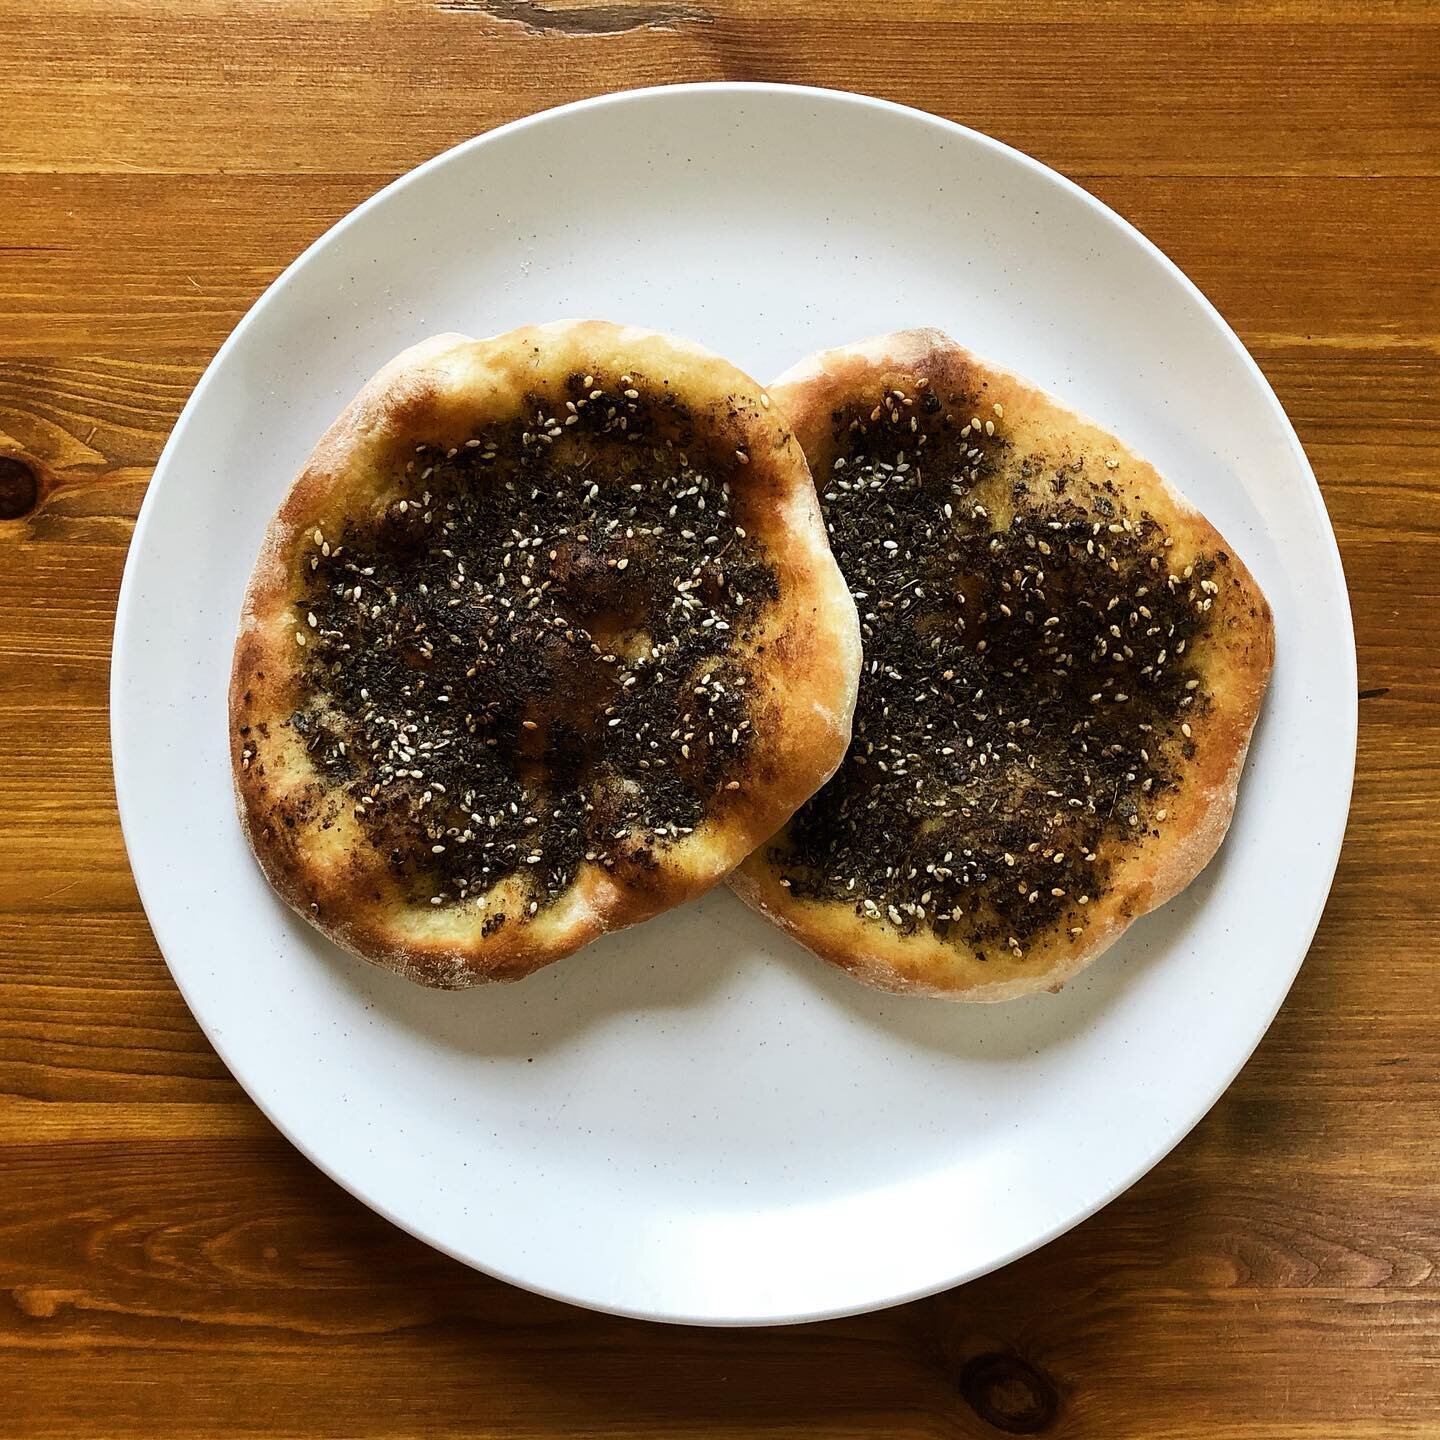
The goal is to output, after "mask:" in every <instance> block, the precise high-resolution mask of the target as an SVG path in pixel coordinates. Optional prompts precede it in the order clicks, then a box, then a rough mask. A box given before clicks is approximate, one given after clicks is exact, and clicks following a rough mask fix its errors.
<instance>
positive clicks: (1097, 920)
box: [729, 330, 1274, 1001]
mask: <svg viewBox="0 0 1440 1440" xmlns="http://www.w3.org/2000/svg"><path fill="white" fill-rule="evenodd" d="M917 381H923V382H925V383H926V384H928V385H929V386H930V387H931V389H932V390H933V391H935V392H937V393H939V392H949V393H962V392H968V393H971V394H975V395H978V396H980V397H982V398H983V403H984V406H985V407H987V408H986V409H985V413H986V414H987V415H989V414H990V413H991V410H990V408H988V407H992V406H996V405H998V406H999V411H998V412H996V413H1003V416H1004V419H1003V427H1004V429H1005V432H1006V439H1007V441H1008V443H1009V444H1010V445H1011V446H1012V447H1013V448H1014V451H1015V452H1016V453H1018V454H1034V455H1037V456H1043V457H1044V460H1045V462H1046V464H1047V465H1048V466H1049V468H1050V470H1052V471H1053V470H1056V469H1059V468H1060V467H1066V466H1069V465H1071V464H1073V463H1074V462H1076V461H1078V460H1081V459H1087V460H1089V461H1090V462H1091V464H1092V466H1093V465H1096V464H1100V465H1104V466H1105V470H1104V474H1105V475H1106V477H1107V480H1108V481H1111V482H1113V484H1114V485H1115V486H1116V487H1117V489H1118V491H1119V493H1120V495H1122V496H1124V497H1127V498H1128V499H1130V500H1131V501H1132V502H1133V505H1134V507H1135V508H1136V509H1137V510H1139V509H1143V510H1145V511H1147V512H1148V513H1149V514H1150V515H1152V516H1154V518H1155V519H1156V520H1157V521H1158V522H1159V523H1160V524H1161V526H1163V528H1164V530H1165V531H1167V532H1168V533H1169V535H1170V536H1171V538H1172V540H1173V548H1172V549H1171V550H1170V552H1169V554H1170V559H1171V565H1172V568H1173V569H1175V570H1181V569H1183V567H1184V566H1186V565H1187V564H1189V563H1190V562H1191V561H1192V560H1193V559H1195V557H1197V556H1199V555H1202V554H1210V555H1215V554H1217V553H1219V554H1223V556H1224V563H1223V566H1222V567H1221V568H1220V569H1218V570H1217V571H1216V576H1217V582H1218V585H1219V589H1218V592H1217V593H1216V594H1215V596H1214V599H1213V607H1214V611H1215V614H1214V616H1213V617H1212V619H1211V624H1210V628H1209V631H1208V636H1207V642H1206V645H1205V651H1204V656H1203V659H1201V660H1199V661H1198V662H1197V663H1198V664H1199V665H1200V672H1199V673H1203V675H1204V677H1205V691H1206V693H1208V694H1209V696H1210V700H1211V703H1210V704H1209V705H1208V707H1207V708H1206V709H1205V712H1204V713H1203V714H1200V713H1196V714H1195V715H1194V716H1193V717H1192V723H1191V733H1192V734H1193V745H1194V750H1195V753H1194V756H1193V758H1192V759H1190V760H1189V761H1188V762H1187V763H1186V764H1185V766H1184V772H1183V775H1182V777H1181V779H1182V783H1181V784H1180V786H1179V789H1178V792H1177V793H1175V794H1174V795H1173V796H1170V797H1168V808H1167V810H1166V811H1165V812H1164V817H1165V818H1164V821H1163V823H1162V824H1160V825H1159V827H1158V831H1157V832H1156V833H1148V832H1147V833H1146V834H1145V837H1144V839H1143V840H1141V841H1140V842H1138V843H1136V842H1132V841H1128V840H1127V841H1123V842H1107V844H1109V845H1110V846H1111V853H1110V855H1109V856H1102V858H1108V859H1109V860H1110V861H1111V867H1112V868H1111V879H1110V884H1109V885H1108V887H1107V889H1106V890H1105V892H1104V893H1103V894H1102V895H1100V896H1099V897H1096V898H1095V900H1094V901H1093V902H1092V903H1090V904H1089V905H1088V906H1087V907H1085V909H1084V910H1083V912H1082V911H1080V910H1079V909H1071V910H1070V911H1069V913H1068V914H1067V915H1066V916H1065V920H1064V923H1060V924H1057V925H1055V926H1054V927H1052V928H1050V929H1049V930H1048V931H1042V932H1041V933H1040V934H1038V935H1036V936H1034V937H1032V938H1030V939H1029V940H1027V943H1026V945H1025V947H1024V952H1023V954H1016V953H1012V952H1010V951H1008V950H1006V949H1003V948H1002V949H1000V950H999V952H998V953H997V951H996V949H995V948H993V947H992V948H990V949H989V951H988V953H987V954H985V955H983V956H982V955H978V954H976V953H975V951H974V950H972V949H971V948H970V947H968V946H967V945H965V944H963V943H957V942H955V941H954V939H953V937H952V938H947V939H941V938H940V937H939V936H938V935H937V934H936V933H935V931H934V930H933V929H931V928H928V927H924V926H922V927H919V928H918V929H914V930H911V931H909V933H906V932H905V931H903V930H902V929H901V928H899V927H896V926H894V925H892V924H889V923H887V921H886V919H885V918H884V917H883V916H882V917H880V918H874V917H864V916H861V915H858V914H857V913H856V910H855V907H854V906H853V905H851V904H847V903H844V902H841V901H837V900H833V899H826V898H800V897H798V896H796V895H794V894H793V893H792V892H791V889H790V888H788V887H787V886H786V885H783V884H782V883H781V882H782V868H781V867H780V865H779V864H778V863H777V861H776V860H775V858H774V854H775V852H772V848H771V847H769V846H766V847H763V848H762V849H761V850H759V851H757V852H756V853H755V854H754V855H752V856H751V857H750V858H749V859H748V860H747V861H746V862H745V864H744V865H743V866H742V867H741V868H740V869H739V870H737V871H736V873H735V874H734V875H733V876H731V878H730V882H729V883H730V885H731V887H732V888H733V889H734V890H735V891H736V893H737V894H739V895H740V896H741V898H743V899H744V900H746V901H747V902H748V903H749V904H751V905H753V906H754V907H755V908H757V909H758V910H760V911H761V912H762V913H764V914H765V915H767V916H768V917H769V918H770V919H772V920H773V921H775V923H777V924H778V925H780V926H781V927H782V928H783V929H785V930H786V931H787V932H788V933H789V934H791V935H793V936H794V937H795V938H796V939H797V940H799V941H800V942H801V943H802V944H804V945H806V946H808V947H809V948H810V949H811V950H813V951H815V953H816V954H818V955H820V956H821V957H822V958H823V959H825V960H828V961H829V962H831V963H832V964H835V965H837V966H839V967H840V968H842V969H844V970H846V971H848V972H849V973H850V974H852V975H853V976H855V977H856V978H857V979H860V980H862V981H864V982H866V983H867V984H870V985H874V986H877V987H879V988H881V989H886V990H894V991H908V992H912V993H920V994H929V995H936V996H943V997H946V998H950V999H956V1000H967V1001H996V1000H1007V999H1011V998H1014V997H1016V996H1019V995H1024V994H1027V993H1030V992H1033V991H1036V990H1041V989H1052V990H1053V989H1058V988H1059V987H1060V986H1061V985H1062V984H1063V983H1064V982H1065V981H1066V980H1068V979H1070V978H1071V977H1072V976H1074V975H1075V974H1077V973H1078V972H1079V971H1080V970H1082V969H1084V968H1085V967H1086V966H1087V965H1089V964H1090V963H1091V962H1092V961H1094V960H1095V959H1096V958H1097V957H1098V956H1099V955H1100V954H1101V953H1103V952H1104V951H1105V950H1106V949H1107V948H1108V947H1109V946H1110V945H1111V944H1113V943H1114V941H1115V940H1116V939H1117V938H1118V937H1119V936H1120V935H1121V934H1122V933H1123V932H1124V930H1125V929H1126V928H1127V927H1128V926H1129V925H1130V924H1131V922H1132V921H1134V920H1135V919H1137V918H1138V917H1139V916H1141V915H1143V914H1145V913H1146V912H1147V911H1150V910H1152V909H1154V908H1155V907H1157V906H1159V905H1163V904H1164V903H1165V902H1166V901H1168V900H1169V899H1171V898H1172V897H1173V896H1174V895H1176V894H1177V893H1178V892H1179V891H1180V890H1182V889H1183V888H1184V887H1185V886H1186V885H1188V884H1189V883H1190V881H1191V880H1192V879H1193V878H1194V877H1195V876H1196V875H1197V874H1198V873H1199V872H1200V870H1201V869H1203V868H1204V866H1205V865H1206V864H1207V863H1208V861H1209V860H1210V858H1211V856H1212V855H1213V854H1214V853H1215V851H1216V849H1217V848H1218V847H1219V845H1220V842H1221V840H1222V839H1223V838H1224V835H1225V832H1226V830H1227V829H1228V827H1229V824H1230V820H1231V817H1232V815H1233V812H1234V807H1235V799H1236V792H1237V789H1238V786H1239V781H1240V774H1241V770H1242V767H1243V764H1244V760H1245V753H1246V750H1247V748H1248V745H1249V742H1250V734H1251V731H1252V729H1253V727H1254V724H1255V720H1256V718H1257V716H1258V713H1259V709H1260V704H1261V700H1262V698H1263V695H1264V692H1265V688H1266V684H1267V682H1268V680H1269V676H1270V670H1271V667H1272V664H1273V659H1274V627H1273V622H1272V618H1271V613H1270V608H1269V605H1268V604H1267V603H1266V601H1265V598H1264V596H1263V595H1262V594H1261V592H1260V590H1259V587H1258V586H1257V585H1256V583H1255V581H1254V579H1253V578H1252V576H1251V575H1250V573H1249V571H1248V570H1247V569H1246V567H1245V566H1244V564H1243V563H1242V562H1241V561H1240V560H1239V558H1238V557H1236V556H1235V554H1234V552H1233V550H1231V548H1230V547H1229V545H1228V543H1227V542H1226V541H1225V540H1224V538H1223V537H1222V536H1221V535H1220V534H1219V533H1218V532H1217V531H1216V530H1215V528H1214V527H1213V526H1212V525H1211V524H1210V523H1209V522H1208V521H1207V520H1206V519H1205V518H1204V516H1202V515H1201V514H1200V513H1199V512H1198V511H1197V510H1195V508H1194V507H1193V506H1191V505H1190V504H1188V503H1187V502H1186V501H1185V500H1184V499H1183V498H1182V497H1181V496H1180V495H1178V494H1177V493H1176V492H1175V491H1174V490H1173V489H1172V488H1171V487H1170V486H1169V485H1168V484H1167V483H1166V481H1165V480H1164V479H1163V477H1162V476H1160V475H1159V474H1158V473H1157V472H1156V470H1155V469H1154V468H1153V467H1152V466H1151V465H1149V464H1148V463H1147V462H1146V461H1144V460H1143V459H1141V458H1140V457H1139V456H1137V455H1135V454H1134V453H1133V452H1132V451H1130V450H1129V449H1127V448H1126V447H1125V446H1124V445H1122V444H1121V443H1120V442H1119V441H1117V440H1116V439H1115V438H1114V437H1113V436H1111V435H1109V434H1107V433H1106V432H1105V431H1103V430H1101V429H1099V428H1098V427H1097V426H1095V425H1093V424H1091V423H1090V422H1089V421H1087V420H1085V419H1083V418H1082V417H1080V416H1078V415H1076V414H1074V413H1073V412H1071V411H1070V410H1068V409H1066V408H1065V407H1064V406H1062V405H1060V404H1059V403H1058V402H1056V401H1055V400H1053V399H1051V398H1050V397H1049V396H1047V395H1046V394H1044V393H1043V392H1041V391H1040V390H1037V389H1036V388H1035V387H1034V386H1032V385H1030V384H1028V383H1027V382H1026V381H1024V380H1022V379H1021V378H1020V377H1018V376H1016V375H1013V374H1011V373H1009V372H1007V371H1004V370H1001V369H998V368H996V367H994V366H991V365H987V364H985V363H984V362H982V361H980V360H979V359H977V358H976V357H974V356H973V355H971V354H969V353H968V352H967V351H965V350H963V349H961V347H959V346H958V345H956V344H955V343H954V342H953V341H952V340H950V339H949V338H948V337H947V336H945V335H944V334H942V333H940V332H938V331H934V330H914V331H905V332H900V333H897V334H894V335H886V336H881V337H878V338H876V339H874V340H870V341H866V342H864V343H862V344H859V345H854V346H849V347H844V348H842V349H838V350H833V351H828V352H825V353H822V354H819V355H815V356H812V357H810V358H809V359H807V360H804V361H802V362H800V363H799V364H798V365H797V366H795V367H794V368H792V369H791V370H790V371H788V372H787V373H786V374H785V375H783V376H782V377H780V379H779V380H777V381H776V382H775V384H774V385H773V386H772V387H771V393H772V395H773V396H774V398H775V400H776V403H777V404H779V405H781V406H782V407H783V408H784V409H785V411H786V412H787V414H788V415H789V416H790V418H791V420H792V422H793V424H794V426H795V432H796V435H797V437H798V438H799V440H800V442H801V444H802V445H803V447H804V449H805V452H806V455H807V458H808V459H809V460H810V463H811V467H812V469H813V471H814V473H815V475H816V476H817V477H820V476H822V475H825V474H827V473H828V472H829V470H830V467H831V465H832V463H833V460H834V457H835V455H836V453H837V449H836V440H835V436H834V434H833V429H832V415H833V414H834V413H836V412H839V411H840V410H842V409H843V408H844V407H845V406H846V404H847V403H853V402H854V400H855V397H856V396H857V395H863V396H867V397H868V396H870V395H872V394H875V393H879V392H882V391H883V390H884V389H886V388H887V387H890V386H905V387H910V386H913V385H914V384H915V382H917ZM912 393H913V392H912ZM822 488H823V487H822ZM996 503H998V504H1000V505H1003V504H1004V500H1003V498H1002V499H1001V500H999V501H998V502H996ZM840 558H841V561H842V564H843V562H844V556H843V555H842V556H841V557H840ZM862 608H863V607H862ZM777 839H779V840H782V841H783V839H784V835H783V832H782V835H781V836H779V837H777ZM876 843H877V844H878V843H879V841H878V837H877V842H876ZM1122 844H1123V847H1124V848H1123V850H1122V849H1119V848H1116V847H1117V846H1120V845H1122ZM1075 920H1079V921H1081V922H1083V929H1082V931H1081V933H1080V934H1079V935H1077V936H1072V935H1071V934H1070V933H1069V926H1070V922H1071V921H1075Z"/></svg>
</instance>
